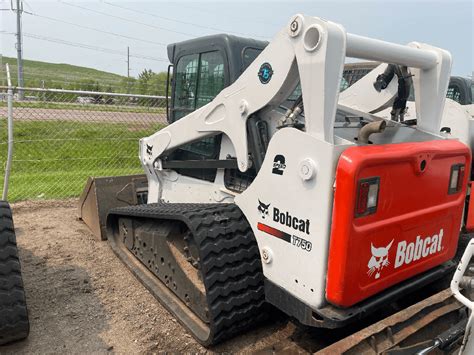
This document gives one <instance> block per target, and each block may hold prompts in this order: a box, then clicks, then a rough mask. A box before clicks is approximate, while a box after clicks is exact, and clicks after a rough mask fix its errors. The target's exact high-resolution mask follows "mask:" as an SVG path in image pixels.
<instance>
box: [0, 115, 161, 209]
mask: <svg viewBox="0 0 474 355" xmlns="http://www.w3.org/2000/svg"><path fill="white" fill-rule="evenodd" d="M5 125H6V123H5V120H0V157H1V162H2V167H3V166H4V165H5V159H6V156H7V144H6V141H7V137H6V131H7V130H6V127H5ZM162 127H163V125H162V124H159V123H156V124H152V125H144V124H130V123H82V122H68V121H17V122H15V135H14V139H15V146H14V147H15V149H14V159H13V166H12V172H11V176H10V189H9V194H8V198H9V200H10V201H12V202H13V201H18V200H25V199H38V198H41V199H52V198H66V197H75V196H79V194H80V193H81V192H82V189H83V187H84V184H85V182H86V180H87V178H88V177H89V176H110V175H127V174H136V173H141V172H142V171H143V170H142V167H141V165H140V162H139V160H138V140H139V138H142V137H146V136H148V135H150V134H152V133H154V132H156V131H157V130H159V129H160V128H162Z"/></svg>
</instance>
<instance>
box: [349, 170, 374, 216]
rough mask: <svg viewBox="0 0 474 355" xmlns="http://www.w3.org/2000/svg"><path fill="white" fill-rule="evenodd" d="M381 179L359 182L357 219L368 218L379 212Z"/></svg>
mask: <svg viewBox="0 0 474 355" xmlns="http://www.w3.org/2000/svg"><path fill="white" fill-rule="evenodd" d="M379 186H380V178H378V177H373V178H369V179H363V180H359V186H358V189H357V202H356V210H355V215H356V217H361V216H367V215H369V214H372V213H375V211H377V203H378V198H379Z"/></svg>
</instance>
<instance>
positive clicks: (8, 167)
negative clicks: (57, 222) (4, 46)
mask: <svg viewBox="0 0 474 355" xmlns="http://www.w3.org/2000/svg"><path fill="white" fill-rule="evenodd" d="M5 67H6V71H7V83H8V90H7V106H8V110H7V112H8V113H7V126H8V155H7V164H6V166H5V176H4V178H3V193H2V200H4V201H6V200H7V197H8V181H9V178H10V171H11V166H12V158H13V87H12V82H11V78H10V67H9V66H8V63H7V64H5Z"/></svg>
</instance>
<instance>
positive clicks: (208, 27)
mask: <svg viewBox="0 0 474 355" xmlns="http://www.w3.org/2000/svg"><path fill="white" fill-rule="evenodd" d="M102 2H103V3H104V4H107V5H109V6H113V7H117V8H119V9H123V10H127V11H131V12H135V13H137V14H143V15H148V16H151V17H156V18H159V19H163V20H167V21H172V22H177V23H181V24H183V25H191V26H195V27H199V28H203V29H206V30H212V31H216V32H224V33H234V34H238V35H241V36H248V37H259V38H267V37H264V36H258V35H252V34H249V33H242V32H236V31H228V30H224V29H221V28H217V27H211V26H205V25H200V24H197V23H193V22H188V21H182V20H177V19H174V18H170V17H166V16H160V15H156V14H154V13H151V12H145V11H140V10H136V9H131V8H128V7H125V6H120V5H117V4H113V3H111V2H108V1H104V0H102Z"/></svg>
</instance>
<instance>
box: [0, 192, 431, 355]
mask: <svg viewBox="0 0 474 355" xmlns="http://www.w3.org/2000/svg"><path fill="white" fill-rule="evenodd" d="M12 207H13V218H14V223H15V230H16V234H17V241H18V246H19V253H20V260H21V262H22V273H23V281H24V284H25V290H26V296H27V304H28V309H29V315H30V323H31V332H30V336H29V338H28V339H26V340H24V341H20V342H17V343H14V344H11V345H7V346H3V347H2V346H0V354H4V353H5V354H7V353H28V354H30V353H38V354H50V353H81V354H84V353H108V352H113V353H127V354H135V353H158V352H160V353H161V352H171V353H183V352H185V353H204V352H210V353H254V352H259V353H260V354H270V353H273V352H274V351H275V350H277V351H278V350H286V352H288V351H289V350H291V353H298V352H301V353H307V352H313V351H317V350H319V349H322V348H324V347H325V346H327V345H329V344H331V343H333V342H334V341H337V340H339V339H341V338H343V337H345V336H348V335H350V334H352V333H353V332H355V331H357V330H359V329H363V328H365V327H366V326H368V325H369V324H371V323H373V322H376V321H378V320H380V319H383V318H384V317H386V316H387V315H388V314H391V312H392V311H393V310H392V311H391V310H390V307H385V308H384V310H379V311H378V312H376V313H375V314H374V315H373V316H370V317H368V318H367V319H365V320H364V321H358V322H356V323H355V324H352V325H351V326H348V327H347V328H342V329H339V330H330V329H326V330H325V329H317V328H311V329H309V328H307V327H306V328H305V327H303V326H301V325H298V324H297V323H296V322H292V321H291V320H289V318H288V317H286V316H285V315H283V314H282V313H280V312H279V311H277V310H276V309H273V310H272V311H271V312H270V313H271V314H269V320H268V321H267V322H266V323H265V324H263V325H260V326H259V327H256V328H255V329H252V330H250V331H248V332H247V333H245V334H242V335H240V336H238V337H236V338H234V339H231V340H229V341H226V342H224V343H222V344H219V345H217V346H215V347H212V348H211V349H205V348H203V347H202V346H201V345H199V344H198V343H197V342H196V341H195V340H194V339H193V338H192V337H191V335H189V334H188V333H187V332H186V330H185V329H184V328H183V327H182V326H181V325H180V324H179V323H178V322H177V321H176V320H175V319H174V318H173V317H172V316H171V314H170V313H168V311H166V310H165V309H164V308H163V306H161V305H160V303H159V302H158V301H157V300H156V299H155V298H154V297H153V296H152V295H151V294H150V293H148V291H147V290H146V289H145V287H144V286H142V284H141V283H140V282H139V281H138V280H137V279H136V278H135V277H134V276H133V275H132V274H131V272H130V271H129V270H128V269H127V268H126V267H125V266H124V265H123V264H122V263H121V261H120V260H119V259H118V258H117V257H116V256H115V254H114V253H113V252H112V250H111V249H110V248H109V246H108V244H107V242H104V241H99V240H97V239H96V238H95V237H94V236H93V235H92V234H91V232H89V230H88V228H87V227H86V225H85V224H83V223H82V222H81V221H79V220H78V218H77V200H75V199H71V200H62V201H28V202H20V203H15V204H13V206H12ZM425 296H427V295H425ZM425 296H424V295H423V293H421V292H420V294H419V295H417V296H416V297H413V295H412V296H410V297H409V301H408V303H406V304H403V303H399V305H398V307H399V309H403V308H405V307H407V306H408V305H410V304H413V303H415V302H418V301H419V300H421V299H423V298H424V297H425ZM437 334H438V333H437Z"/></svg>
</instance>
